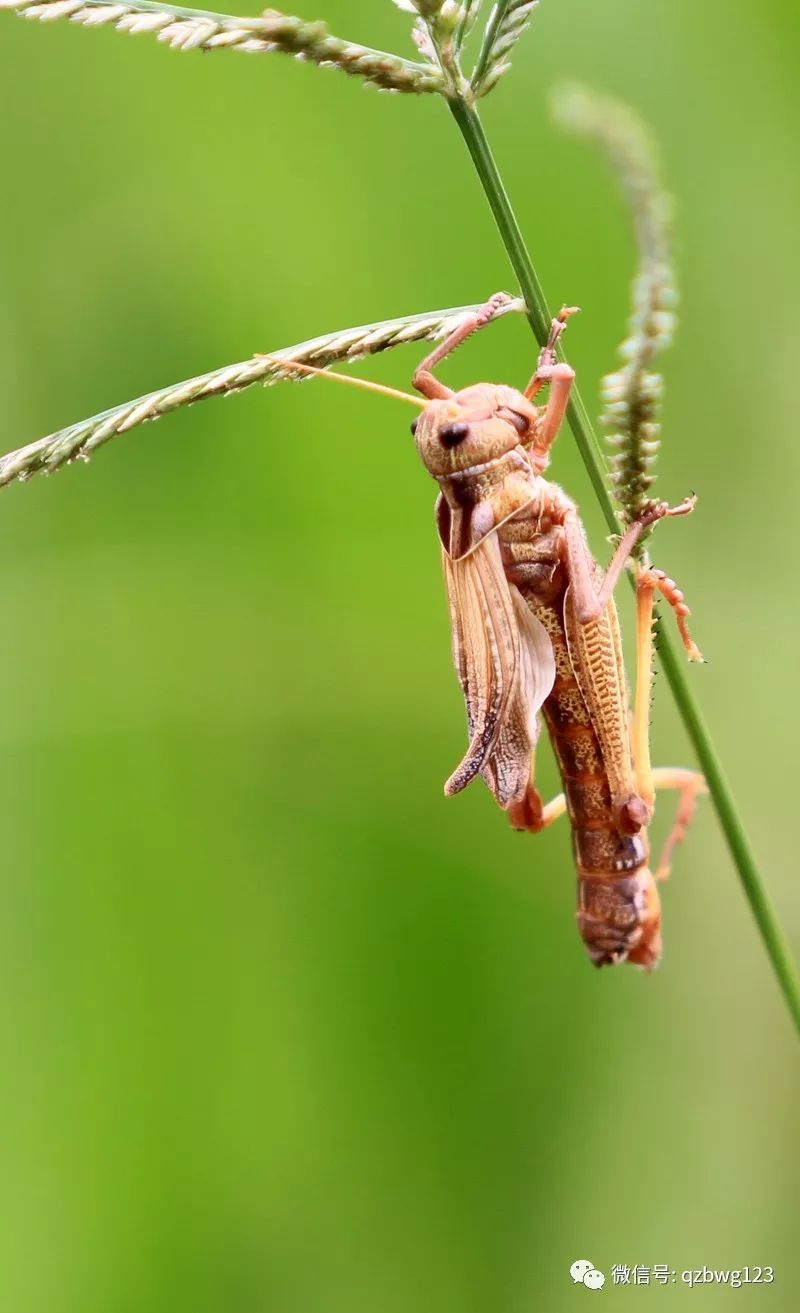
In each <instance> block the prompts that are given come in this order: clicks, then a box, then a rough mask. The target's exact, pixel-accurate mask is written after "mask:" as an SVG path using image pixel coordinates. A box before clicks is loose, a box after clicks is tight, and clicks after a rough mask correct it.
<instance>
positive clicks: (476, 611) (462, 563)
mask: <svg viewBox="0 0 800 1313" xmlns="http://www.w3.org/2000/svg"><path fill="white" fill-rule="evenodd" d="M443 559H444V572H445V580H446V583H447V594H448V599H449V603H450V622H451V628H452V637H453V660H454V663H455V667H456V672H457V674H458V677H459V680H460V682H461V688H462V690H463V693H464V700H465V702H466V707H467V720H468V724H469V734H470V743H469V748H468V749H467V753H466V755H465V757H464V759H463V761H462V762H461V763H460V765H459V766H458V767H457V769H456V770H455V771H454V772H453V774H452V775H451V776H450V779H449V780H448V781H447V783H446V784H445V793H446V794H453V793H458V792H460V790H461V789H463V788H465V787H466V785H467V784H469V783H470V782H471V781H472V780H473V779H474V778H475V776H476V775H478V774H481V775H482V777H483V779H484V780H485V782H486V784H487V785H488V787H489V788H490V789H491V791H492V793H493V794H494V796H495V798H496V799H497V801H498V803H499V804H500V806H501V807H504V808H506V809H507V808H509V807H510V806H511V805H512V804H514V803H515V802H519V801H520V800H521V799H522V798H524V797H525V795H526V792H527V789H528V786H529V784H530V777H531V754H532V751H533V748H534V745H535V743H536V738H537V732H538V723H537V713H538V712H539V710H540V708H541V706H542V704H543V702H544V701H545V699H546V698H547V696H548V694H549V693H550V691H551V689H552V687H553V682H554V680H555V662H554V659H553V649H552V645H551V643H550V639H549V637H548V635H547V632H546V630H545V629H544V626H543V625H541V624H540V623H539V621H538V620H537V619H536V618H535V617H534V616H533V615H532V614H531V612H530V611H529V609H528V607H527V605H526V604H525V601H524V599H523V597H522V595H521V594H520V592H519V591H518V589H517V588H515V587H514V585H513V584H510V583H509V582H508V580H507V578H506V574H505V570H504V568H503V561H502V557H501V555H500V544H499V542H498V540H497V535H496V534H495V533H489V534H487V535H486V536H485V537H483V538H482V539H481V541H480V544H479V545H478V546H477V547H476V548H475V549H474V550H473V551H472V552H471V553H470V554H469V555H467V556H463V557H461V558H460V559H458V560H454V559H453V558H452V557H451V556H450V555H449V554H448V552H447V551H444V552H443Z"/></svg>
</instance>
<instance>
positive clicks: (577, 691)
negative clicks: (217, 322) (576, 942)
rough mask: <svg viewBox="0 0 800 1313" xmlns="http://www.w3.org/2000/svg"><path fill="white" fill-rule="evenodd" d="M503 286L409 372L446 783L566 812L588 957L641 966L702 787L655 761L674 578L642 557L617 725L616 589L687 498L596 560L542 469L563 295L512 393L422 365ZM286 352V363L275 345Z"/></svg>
mask: <svg viewBox="0 0 800 1313" xmlns="http://www.w3.org/2000/svg"><path fill="white" fill-rule="evenodd" d="M507 299H508V298H507V297H506V296H505V295H504V294H503V293H499V294H497V295H496V296H493V297H492V298H491V299H490V300H489V301H488V302H487V303H486V305H485V306H484V307H483V308H482V309H481V310H480V311H479V312H478V313H477V314H475V315H473V316H472V317H470V318H468V319H466V320H464V321H463V322H462V323H461V324H460V325H459V326H458V328H456V329H455V330H454V331H453V332H452V333H451V334H450V335H449V337H447V338H446V339H445V341H444V342H442V343H441V345H440V346H438V347H437V348H436V350H434V351H433V352H431V354H430V355H428V356H427V357H426V359H425V360H423V362H422V364H421V365H420V366H419V368H418V369H417V371H416V373H415V374H414V379H413V384H414V387H415V388H416V389H417V391H419V392H420V393H422V395H423V397H425V398H426V402H425V404H424V405H423V406H422V411H421V414H420V415H419V417H418V418H417V419H416V420H415V421H414V422H413V424H412V426H411V427H412V432H413V434H414V436H415V440H416V445H417V449H418V451H419V453H420V455H421V457H422V459H423V461H424V463H425V466H426V468H427V469H428V471H429V473H430V474H431V475H432V476H433V478H434V479H435V480H436V481H437V483H438V484H439V487H440V495H439V498H438V499H437V502H436V524H437V528H438V533H439V539H440V542H441V547H442V559H443V563H444V573H445V579H446V583H447V593H448V598H449V604H450V621H451V626H452V637H453V658H454V662H455V667H456V671H457V673H458V677H459V680H460V682H461V687H462V690H463V693H464V699H465V701H466V707H467V719H468V724H469V735H470V742H469V747H468V749H467V753H466V755H465V757H464V758H463V760H462V761H461V763H460V765H459V766H458V767H457V768H456V770H455V771H454V773H453V774H452V775H451V776H450V778H449V780H448V781H447V783H446V784H445V793H446V794H454V793H458V792H460V790H461V789H463V788H465V787H466V785H468V784H469V783H471V781H472V780H473V779H475V777H476V776H477V775H480V776H481V777H482V778H483V780H484V782H485V783H486V784H487V786H488V787H489V789H490V790H491V792H492V793H493V794H494V796H495V798H496V800H497V802H498V803H499V804H500V806H501V807H502V808H504V810H505V811H506V812H507V813H508V816H509V820H510V821H511V824H512V825H513V826H514V827H515V828H517V829H522V830H530V831H533V832H536V831H538V830H542V829H544V828H545V827H546V826H548V825H550V824H551V823H552V822H553V821H554V820H556V819H557V818H558V817H559V816H561V815H562V814H563V813H564V812H565V811H567V812H568V813H569V817H570V821H571V823H572V837H573V848H574V854H575V861H576V865H577V869H578V912H577V916H578V928H579V930H580V933H581V936H582V938H583V941H584V943H585V945H586V947H587V949H588V952H589V956H590V958H591V959H592V961H593V962H594V963H595V965H596V966H604V965H607V964H614V963H619V962H625V961H627V962H633V963H636V964H637V965H639V966H641V967H644V968H646V969H652V968H653V967H655V966H656V965H657V963H658V961H659V959H660V957H661V910H660V900H659V896H658V890H657V884H656V882H657V881H659V880H663V879H665V878H666V876H667V874H668V872H669V861H670V857H671V853H672V849H673V848H674V846H675V844H676V843H677V842H679V840H680V839H681V838H682V837H683V835H684V833H685V831H686V828H687V826H688V824H689V821H690V819H691V816H692V814H693V811H694V807H695V802H696V798H697V795H698V794H699V793H700V792H702V791H703V790H704V787H705V786H704V781H703V777H702V776H701V775H699V774H698V773H697V772H695V771H691V770H682V769H667V770H653V769H652V768H651V765H650V751H649V725H648V721H649V704H650V687H651V682H652V622H653V604H654V596H655V593H656V592H660V593H661V594H662V595H663V596H664V598H665V599H666V601H667V602H668V603H669V604H670V606H671V607H672V608H673V610H674V611H675V614H676V617H677V621H678V626H679V629H680V633H681V637H682V639H683V642H684V644H685V646H686V649H687V652H688V654H689V657H690V658H691V659H693V660H702V657H701V656H700V653H699V651H698V649H697V648H696V647H695V645H694V643H693V642H692V639H691V637H690V635H689V632H688V629H687V624H686V617H687V615H688V614H689V608H688V607H687V606H686V604H685V602H684V600H683V594H682V593H681V592H680V590H679V589H678V588H677V586H676V585H675V583H674V581H673V580H671V579H668V578H667V577H666V575H665V574H664V573H663V572H662V571H660V570H654V569H650V568H648V569H643V568H638V570H637V575H636V584H637V683H636V696H635V702H634V712H633V720H632V725H630V724H629V709H628V690H627V684H626V680H625V671H624V666H623V659H622V645H621V641H620V632H619V623H618V620H617V610H616V606H615V604H614V599H613V590H614V586H615V584H616V583H617V580H618V579H619V576H620V574H621V573H622V571H623V570H624V569H625V566H626V564H627V562H628V560H629V557H630V554H631V551H632V550H633V548H634V546H635V544H636V542H637V540H638V539H639V537H640V536H641V534H642V533H643V532H644V530H645V529H646V528H648V527H649V526H650V525H651V524H653V523H654V522H655V521H657V520H660V519H664V518H666V517H668V516H676V515H685V514H687V513H688V512H689V511H691V510H692V508H693V506H694V499H693V498H687V499H686V500H685V501H684V502H682V503H681V504H680V505H678V506H675V507H670V506H668V505H667V503H666V502H657V503H653V504H652V507H651V508H650V509H649V510H648V511H647V513H646V514H645V515H643V516H642V517H641V518H640V519H639V520H637V521H635V522H634V523H632V524H631V525H630V527H629V528H628V529H627V530H626V532H625V533H624V534H623V536H622V538H621V539H620V541H619V545H618V546H617V548H616V551H615V552H614V555H613V558H612V560H611V564H610V565H609V567H608V570H607V571H606V572H605V575H603V573H602V571H601V570H600V569H599V567H598V566H597V564H596V563H595V561H594V559H593V557H592V555H591V553H590V551H589V548H588V546H587V542H586V536H585V533H584V530H583V526H582V524H581V521H580V518H579V515H578V511H577V508H576V506H575V504H574V502H572V501H571V500H570V499H569V498H568V497H567V496H566V494H565V493H564V492H563V491H562V490H561V488H560V487H559V486H558V485H557V484H555V483H551V482H550V481H549V480H547V479H545V478H544V477H543V473H544V470H545V469H546V468H547V465H548V463H549V459H550V448H551V446H552V444H553V442H554V440H555V438H556V435H557V434H558V431H559V428H560V426H561V422H562V420H563V418H564V413H565V411H566V408H567V402H568V399H569V393H570V388H571V386H572V382H573V379H574V377H575V375H574V371H573V370H572V368H571V367H570V366H569V365H567V364H565V363H559V362H557V360H556V355H555V346H556V342H557V341H558V338H559V336H560V334H561V333H562V332H563V330H564V328H565V327H566V323H567V319H568V317H569V315H570V314H571V313H572V311H571V310H569V309H564V310H562V312H561V314H560V315H559V317H558V318H557V319H555V320H553V324H552V330H551V333H550V339H549V341H548V343H547V345H546V346H545V347H544V349H543V350H542V352H541V354H540V356H539V361H538V365H537V368H536V372H535V373H534V375H533V377H532V379H531V381H530V383H529V384H528V386H527V387H526V389H525V391H524V392H518V391H516V389H514V388H511V387H505V386H501V385H496V384H491V383H479V384H477V385H475V386H473V387H468V388H464V389H463V390H462V391H460V392H453V391H452V390H451V389H450V388H448V387H446V386H445V385H444V384H443V383H441V382H440V381H439V379H438V378H436V376H435V375H434V373H433V370H434V368H435V366H436V365H438V364H439V363H440V362H441V361H442V360H443V359H444V358H445V357H446V356H448V355H449V354H450V353H451V352H452V351H454V350H455V349H456V347H457V346H459V345H460V344H461V343H462V342H463V341H464V340H465V338H467V337H469V335H470V334H471V333H473V332H474V331H475V330H476V329H478V328H480V327H482V326H483V325H484V324H486V323H488V322H489V321H490V320H491V319H492V317H493V316H494V315H495V314H496V313H497V312H498V311H499V310H500V309H501V307H502V306H504V305H505V304H506V302H507ZM287 367H288V369H289V370H292V369H294V368H295V366H294V365H292V364H291V363H288V362H287ZM298 368H299V369H300V371H301V372H308V373H317V372H319V371H317V370H312V369H310V368H308V367H305V368H304V367H303V366H298ZM331 377H341V376H336V375H333V376H331ZM349 381H353V382H355V380H349ZM545 385H549V389H550V391H549V398H548V402H547V405H546V407H537V406H535V405H534V404H533V398H534V397H535V396H537V394H538V393H539V391H540V390H541V389H542V388H543V387H544V386H545ZM367 386H372V387H373V388H374V387H375V385H374V384H373V385H369V384H368V385H367ZM540 712H541V713H542V715H543V717H544V720H545V722H546V724H547V728H548V731H549V733H550V738H551V740H552V743H553V748H554V751H555V755H556V758H557V761H558V767H559V771H560V773H561V779H562V782H563V785H564V792H563V793H562V794H560V795H559V796H558V797H557V798H555V799H554V800H553V801H552V802H550V803H548V804H547V805H546V806H545V805H544V804H543V802H542V799H541V797H540V795H539V793H538V792H537V790H536V788H535V786H534V783H533V764H534V751H535V746H536V740H537V737H538V722H539V713H540ZM657 787H660V788H673V789H677V790H679V792H680V802H679V807H678V813H677V816H676V820H675V824H674V826H673V830H672V832H671V834H670V836H669V838H668V840H667V843H666V846H665V850H664V853H663V855H662V858H661V861H660V863H659V865H658V867H657V869H656V872H655V874H653V872H651V870H650V868H649V866H648V857H649V848H648V843H647V837H646V831H647V827H648V825H649V823H650V820H651V818H652V815H653V807H654V801H655V790H656V788H657Z"/></svg>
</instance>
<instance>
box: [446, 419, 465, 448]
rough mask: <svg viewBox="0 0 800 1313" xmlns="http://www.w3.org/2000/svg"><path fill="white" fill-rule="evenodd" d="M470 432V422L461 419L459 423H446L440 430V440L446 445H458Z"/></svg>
mask: <svg viewBox="0 0 800 1313" xmlns="http://www.w3.org/2000/svg"><path fill="white" fill-rule="evenodd" d="M468 433H469V424H466V423H464V421H463V420H461V421H460V422H459V423H457V424H445V425H444V427H443V428H442V429H440V430H439V441H440V442H441V443H442V445H443V446H445V447H458V446H459V445H460V444H461V443H462V442H463V441H464V439H465V438H466V436H467V434H468Z"/></svg>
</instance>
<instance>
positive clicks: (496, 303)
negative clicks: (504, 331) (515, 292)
mask: <svg viewBox="0 0 800 1313" xmlns="http://www.w3.org/2000/svg"><path fill="white" fill-rule="evenodd" d="M511 299H512V298H511V297H510V296H508V294H507V293H506V292H495V294H494V296H490V297H489V300H488V301H487V302H486V304H485V305H484V306H481V308H480V310H476V312H475V314H472V315H468V316H467V317H466V318H465V319H464V320H462V322H461V323H460V324H459V325H458V327H457V328H454V329H453V331H452V333H449V334H448V335H447V337H446V338H445V339H444V341H443V342H440V343H439V345H438V346H437V347H436V348H435V349H434V350H433V351H431V353H430V355H427V356H426V357H425V359H424V360H423V361H422V362H421V364H419V365H418V366H417V369H416V371H415V373H414V377H413V379H412V380H411V382H412V385H413V386H414V387H415V388H416V389H417V391H418V392H421V393H422V395H423V397H427V398H428V400H429V401H435V400H446V399H447V398H448V397H452V396H454V395H455V393H454V392H453V389H452V388H449V387H447V386H446V385H445V384H444V383H440V381H439V379H438V378H436V376H435V374H434V373H433V370H434V369H435V367H436V366H437V365H439V364H441V362H442V361H443V360H444V358H445V356H449V355H450V353H451V352H452V351H455V349H456V347H459V346H461V343H462V342H465V341H466V339H467V338H468V337H471V336H472V334H473V333H475V332H477V330H478V329H479V328H483V327H484V325H485V324H488V323H489V322H490V320H492V319H494V317H495V315H496V314H497V313H498V312H499V311H500V310H502V309H503V307H504V306H507V305H508V303H509V301H511Z"/></svg>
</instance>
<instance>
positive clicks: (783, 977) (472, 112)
mask: <svg viewBox="0 0 800 1313" xmlns="http://www.w3.org/2000/svg"><path fill="white" fill-rule="evenodd" d="M448 103H449V105H450V109H451V111H452V114H453V117H454V118H455V120H456V123H457V124H458V127H459V130H460V132H461V135H462V136H463V138H464V141H465V143H466V146H467V149H468V150H469V153H470V155H471V157H472V162H473V164H474V165H475V169H476V171H477V174H478V177H479V178H480V181H481V186H482V187H483V190H484V192H485V194H486V199H487V200H488V202H489V205H490V206H491V210H492V214H493V215H494V218H495V222H496V223H497V227H498V229H499V231H500V236H501V237H502V239H503V244H504V246H505V248H506V252H507V254H508V258H509V260H510V261H511V265H512V267H513V269H514V272H515V274H516V276H517V279H518V281H519V285H520V288H521V290H522V294H523V297H524V298H525V303H526V305H527V307H528V320H529V322H530V325H531V328H532V329H533V333H534V336H535V338H536V340H537V341H538V343H539V345H540V346H543V345H544V343H545V342H546V341H547V335H548V333H549V331H550V321H551V318H552V316H551V314H550V311H549V309H548V307H547V302H546V300H545V296H544V292H543V290H542V286H541V283H540V282H539V279H538V278H537V276H536V271H535V269H534V267H533V262H532V261H531V257H530V254H529V253H528V250H527V247H526V245H525V240H524V238H523V236H522V233H521V231H520V227H519V224H518V223H517V220H516V217H515V215H514V211H513V209H512V208H511V202H510V201H509V198H508V193H507V192H506V189H505V187H504V185H503V180H502V178H501V176H500V173H499V171H498V168H497V165H496V163H495V160H494V157H493V155H492V152H491V148H490V146H489V142H488V140H487V138H486V133H485V132H484V129H483V124H482V123H481V120H480V118H479V116H478V113H477V110H476V109H475V108H474V107H473V106H472V105H469V104H467V103H465V102H464V101H461V100H451V101H449V102H448ZM572 396H573V400H572V402H571V404H570V407H569V410H568V412H567V417H568V419H569V423H570V427H571V429H572V432H573V434H574V436H575V441H576V442H577V444H578V448H579V450H580V453H581V456H582V458H583V461H584V464H585V466H586V469H587V471H588V474H589V477H590V479H591V481H592V486H593V488H594V490H595V493H596V494H597V499H598V501H599V502H600V506H601V508H602V511H603V514H604V516H605V518H606V522H607V524H608V526H609V528H610V529H611V531H612V532H613V533H619V532H620V525H619V521H618V520H617V516H616V513H615V511H614V504H613V502H612V500H611V496H610V494H609V491H608V486H607V483H606V466H605V460H604V458H603V454H602V450H601V448H600V445H599V443H598V441H597V437H596V435H595V433H594V430H593V428H592V424H591V421H590V419H589V414H588V411H587V409H586V406H585V405H584V403H583V401H582V399H581V397H580V394H579V392H578V389H577V388H573V390H572ZM658 651H659V655H660V658H661V663H662V665H663V668H664V671H665V673H666V676H667V679H668V680H669V685H670V688H671V689H672V693H673V696H674V698H675V702H676V704H677V707H678V711H679V713H680V715H681V719H682V720H683V723H684V725H685V727H686V732H687V733H688V735H689V738H690V740H691V742H692V745H693V747H694V750H695V752H696V753H697V758H698V761H699V763H700V766H701V767H702V769H703V773H704V775H705V777H706V783H707V784H708V788H709V792H710V794H711V798H712V800H713V803H714V807H715V808H716V812H717V816H718V817H719V822H720V825H721V826H722V830H723V832H724V834H725V838H726V840H727V844H728V848H729V849H730V853H731V856H732V858H733V861H734V864H735V866H736V869H737V871H738V873H739V879H740V880H741V883H742V887H743V889H744V893H745V897H746V898H747V901H748V902H749V904H750V909H751V911H752V913H753V916H754V918H755V921H756V924H757V926H758V929H759V931H760V933H761V937H762V940H763V942H764V947H765V948H766V950H767V956H768V957H769V960H770V962H771V963H772V968H773V970H774V972H775V975H776V977H777V979H778V983H779V985H780V988H781V990H782V992H783V996H784V999H785V1000H786V1005H787V1007H788V1009H789V1012H790V1014H791V1016H792V1019H793V1020H794V1023H795V1025H796V1027H797V1029H798V1031H800V977H799V976H798V973H797V967H796V965H795V963H794V960H793V958H792V955H791V952H790V949H789V946H788V944H787V942H786V939H785V937H784V934H783V930H782V929H781V926H780V924H779V922H778V919H777V916H776V914H775V910H774V908H773V906H772V902H771V900H770V898H769V895H768V893H767V890H766V886H765V884H764V881H763V880H762V878H761V874H760V872H759V870H758V866H757V864H756V859H755V856H754V854H753V850H752V848H751V847H750V842H749V840H748V838H747V835H746V834H745V831H744V828H743V826H742V822H741V820H740V818H739V812H738V809H737V806H736V803H735V801H734V798H733V794H732V793H731V789H730V785H729V784H728V781H727V779H726V777H725V774H724V772H723V769H722V766H721V764H720V761H719V758H718V756H717V753H716V750H715V748H714V745H713V743H712V741H711V736H710V734H709V731H708V728H707V726H706V724H705V721H704V720H703V717H702V714H701V712H700V708H699V707H698V705H697V702H696V700H695V697H694V694H693V693H692V691H691V689H690V687H689V683H688V681H687V679H686V669H685V663H684V661H683V659H682V655H679V654H678V652H677V650H676V646H675V642H674V640H673V639H672V637H671V636H670V634H669V633H668V632H666V631H665V630H664V629H663V628H662V629H661V633H660V637H659V644H658Z"/></svg>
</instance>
